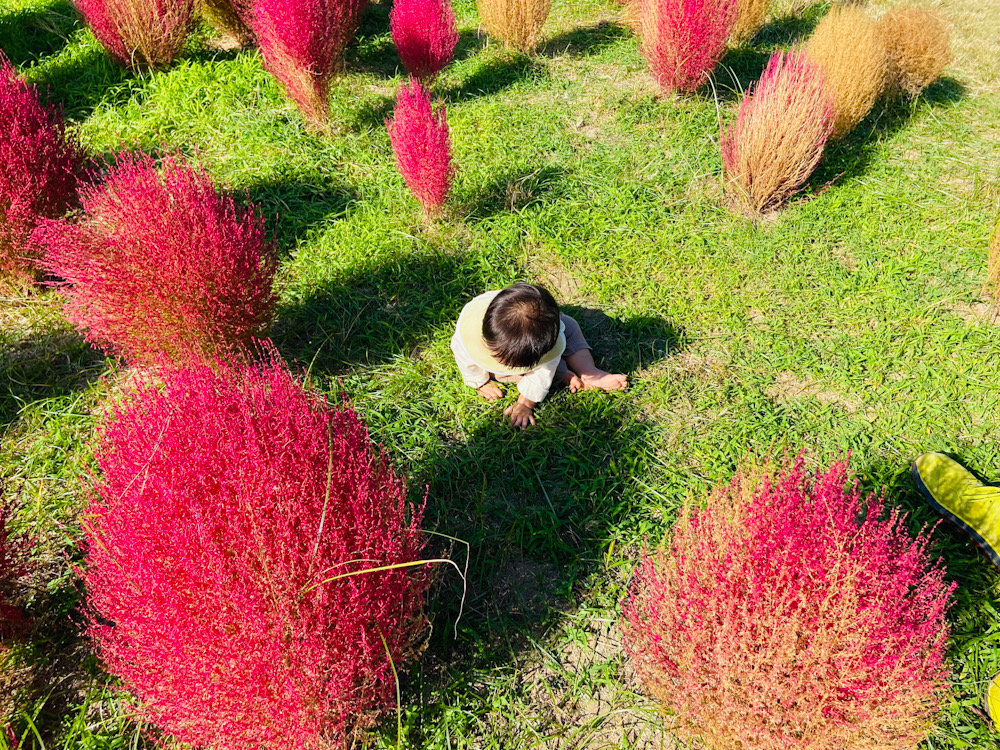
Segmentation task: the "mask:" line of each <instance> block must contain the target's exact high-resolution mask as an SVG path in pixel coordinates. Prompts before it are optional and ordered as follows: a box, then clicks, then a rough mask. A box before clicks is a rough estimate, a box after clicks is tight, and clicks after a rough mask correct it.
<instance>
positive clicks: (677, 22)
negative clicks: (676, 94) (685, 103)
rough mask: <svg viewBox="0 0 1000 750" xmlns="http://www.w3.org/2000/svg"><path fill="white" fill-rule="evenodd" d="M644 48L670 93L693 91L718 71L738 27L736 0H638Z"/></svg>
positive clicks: (654, 72) (663, 88) (640, 34)
mask: <svg viewBox="0 0 1000 750" xmlns="http://www.w3.org/2000/svg"><path fill="white" fill-rule="evenodd" d="M636 2H638V3H639V36H640V42H639V45H640V49H641V51H642V54H643V56H644V57H645V58H646V62H647V63H648V64H649V69H650V70H651V71H652V73H653V77H654V78H655V79H656V83H657V84H658V85H659V86H660V88H661V89H662V90H663V91H664V92H666V93H671V92H673V91H682V92H692V91H694V90H695V89H696V88H698V87H699V86H700V85H701V84H703V83H704V82H705V81H706V80H707V79H708V76H709V74H710V73H711V72H712V71H713V70H715V66H716V65H718V63H719V60H720V59H721V58H722V55H723V53H724V52H725V51H726V40H727V39H729V35H730V34H731V33H732V30H733V26H734V24H735V23H736V0H636Z"/></svg>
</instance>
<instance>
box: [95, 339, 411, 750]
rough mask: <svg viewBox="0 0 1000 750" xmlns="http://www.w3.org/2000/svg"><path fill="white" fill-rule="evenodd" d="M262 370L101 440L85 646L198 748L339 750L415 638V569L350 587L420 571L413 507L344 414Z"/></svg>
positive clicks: (275, 365)
mask: <svg viewBox="0 0 1000 750" xmlns="http://www.w3.org/2000/svg"><path fill="white" fill-rule="evenodd" d="M272 357H273V359H272V361H271V362H269V363H267V364H265V365H261V366H256V367H247V366H245V365H239V366H231V365H227V364H223V363H218V362H217V363H215V365H214V366H213V367H209V366H198V367H194V368H190V369H184V370H179V371H176V372H173V373H168V374H167V376H166V378H165V385H164V386H163V387H160V388H158V387H155V386H153V385H148V386H145V387H141V388H140V390H139V391H138V393H136V394H135V395H134V397H132V398H131V399H130V400H128V401H127V402H126V403H125V404H124V405H121V406H118V407H116V408H115V409H114V410H113V413H112V414H111V415H110V419H108V420H107V421H105V423H104V424H103V425H102V427H101V430H100V444H99V448H98V451H97V463H98V466H99V468H100V471H101V473H102V475H103V478H102V479H101V480H100V481H99V482H98V483H97V485H96V490H97V493H98V494H99V496H100V497H99V499H95V500H94V501H93V503H92V504H91V506H90V508H89V510H88V512H87V521H86V523H85V531H86V534H87V559H86V570H85V572H84V575H83V578H84V583H85V585H86V590H87V595H88V602H89V604H88V606H89V613H90V615H89V628H88V629H89V634H90V637H91V638H92V639H93V641H94V643H95V645H96V646H97V648H98V649H99V652H100V655H101V657H102V658H103V660H104V663H105V665H106V666H107V669H108V670H109V671H110V672H111V673H112V674H114V675H116V676H117V677H118V678H120V679H121V680H122V682H123V684H124V685H125V687H126V688H127V689H128V690H129V691H131V692H132V693H133V694H134V696H135V697H136V698H137V699H138V707H139V710H140V712H141V714H142V715H143V716H144V717H145V718H146V719H148V721H150V722H151V723H152V724H153V725H154V726H155V727H156V728H157V729H158V730H159V731H160V732H163V733H166V734H170V735H173V736H174V737H175V738H176V739H177V740H178V741H180V742H181V743H184V744H189V745H191V746H193V747H211V748H216V750H261V749H265V748H266V749H272V748H273V749H275V750H277V749H279V748H280V749H281V750H286V749H287V748H293V749H294V750H320V749H321V748H326V749H330V748H345V747H347V746H348V744H349V739H350V738H351V737H352V736H354V735H355V733H356V732H358V731H360V730H361V729H363V728H365V727H366V726H368V725H370V723H371V722H372V720H373V719H374V717H375V715H376V714H377V713H378V712H379V711H382V710H384V709H386V708H388V707H391V706H392V705H393V704H394V702H395V682H394V677H393V664H395V665H396V666H397V667H398V666H399V665H400V664H402V663H403V662H404V661H405V660H406V657H407V656H408V655H412V652H413V647H414V646H415V645H417V644H416V640H417V639H418V638H419V637H420V636H421V634H422V632H423V630H424V627H425V621H424V619H423V617H422V616H421V609H422V601H423V594H424V591H425V588H426V583H427V577H426V575H425V573H424V568H423V566H416V567H410V568H400V567H395V568H393V569H391V570H381V571H379V572H360V571H368V570H370V569H372V568H380V567H383V566H398V565H400V564H406V563H411V562H413V561H417V560H419V558H420V554H421V552H422V550H423V546H424V540H423V535H422V533H421V531H420V519H421V515H422V509H419V508H413V507H412V506H411V505H409V504H408V503H407V502H406V499H405V495H406V488H405V482H404V480H403V479H402V478H400V477H399V476H398V475H396V474H395V473H394V472H393V470H392V469H391V467H390V466H389V465H388V463H387V461H386V459H385V457H384V456H380V455H379V454H378V453H377V452H376V451H375V450H373V448H372V445H371V443H370V441H369V437H368V432H367V430H366V429H365V427H364V426H363V425H362V424H361V422H360V421H359V420H358V418H357V417H356V416H355V414H354V412H352V411H351V410H350V409H341V410H334V409H331V408H330V407H329V406H328V405H327V404H326V402H325V400H324V399H323V398H321V397H319V396H315V395H311V394H309V393H306V392H305V391H303V389H302V388H301V387H300V386H299V385H298V384H297V383H296V382H295V381H294V380H293V379H292V377H291V376H290V375H289V373H288V371H287V370H286V369H285V368H284V366H283V365H282V364H280V363H279V362H278V360H277V356H276V355H273V354H272ZM352 572H354V573H358V574H356V575H349V574H350V573H352ZM337 576H342V577H340V578H336V577H337ZM334 578H336V580H331V579H334Z"/></svg>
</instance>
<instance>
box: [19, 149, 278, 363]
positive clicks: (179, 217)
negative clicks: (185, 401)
mask: <svg viewBox="0 0 1000 750" xmlns="http://www.w3.org/2000/svg"><path fill="white" fill-rule="evenodd" d="M81 201H82V204H83V215H82V218H81V219H80V221H79V222H71V221H68V220H62V221H46V222H44V223H42V224H41V225H40V226H39V227H38V229H37V230H36V231H35V235H34V236H35V238H36V240H37V241H38V242H39V243H40V244H41V245H42V246H43V247H44V248H45V249H46V254H45V258H44V265H45V267H46V268H47V269H48V270H49V271H50V272H51V273H52V274H54V275H55V276H57V277H59V278H61V279H62V281H61V282H57V283H56V285H57V286H58V287H59V288H60V289H61V290H62V291H63V293H64V294H65V295H66V299H67V301H66V307H65V312H66V317H67V319H68V320H69V321H70V322H71V323H73V324H74V325H76V326H77V327H79V328H80V329H81V330H83V332H84V335H85V336H86V338H87V340H88V341H90V342H91V343H93V344H96V345H97V346H100V347H101V348H103V349H105V350H106V351H108V352H110V353H113V354H118V355H121V356H123V357H124V358H125V359H126V360H128V361H130V362H133V363H137V364H152V363H156V362H160V361H162V360H163V359H168V360H173V361H175V362H181V361H190V360H194V359H201V358H206V357H208V358H211V357H214V356H217V355H221V354H229V353H232V354H239V353H240V352H241V351H242V349H243V348H244V347H246V346H248V345H250V344H251V342H252V340H253V339H254V338H255V337H257V336H259V335H261V333H262V332H263V330H264V329H265V328H266V327H267V325H268V324H269V323H270V322H271V319H272V318H273V316H274V308H275V304H276V301H277V298H276V295H275V293H274V291H273V289H272V286H273V282H274V273H275V268H276V260H275V257H274V248H273V245H272V243H271V242H270V240H269V239H268V237H267V234H266V232H265V229H264V222H263V219H262V218H261V217H260V216H259V215H258V214H257V213H256V212H255V211H254V210H253V209H252V208H251V209H250V210H246V211H244V210H240V209H238V208H237V207H236V204H235V203H234V202H233V200H232V198H229V197H227V196H221V195H219V194H218V193H216V191H215V186H214V185H213V184H212V180H211V179H210V178H209V176H208V175H207V174H206V173H205V172H204V171H203V170H200V169H196V168H194V167H192V166H189V165H187V164H185V163H183V162H181V161H179V160H177V159H176V158H174V157H172V156H167V157H166V158H165V159H164V160H163V163H162V165H161V167H160V168H158V167H157V165H156V163H155V162H154V160H153V158H152V157H150V156H147V155H142V154H141V155H138V156H133V155H128V156H124V157H122V158H121V160H120V161H119V163H118V164H117V165H116V166H115V167H114V168H112V169H111V171H110V173H109V174H108V176H107V179H106V181H105V182H104V184H103V185H98V186H96V187H90V188H88V189H85V190H83V191H82V194H81Z"/></svg>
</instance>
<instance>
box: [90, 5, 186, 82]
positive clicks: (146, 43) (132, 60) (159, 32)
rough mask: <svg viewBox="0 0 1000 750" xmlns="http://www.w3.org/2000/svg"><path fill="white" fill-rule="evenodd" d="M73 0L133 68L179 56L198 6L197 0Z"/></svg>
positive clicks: (97, 33)
mask: <svg viewBox="0 0 1000 750" xmlns="http://www.w3.org/2000/svg"><path fill="white" fill-rule="evenodd" d="M73 2H74V4H75V5H76V8H77V10H78V11H80V13H81V14H82V15H83V18H84V21H86V23H87V25H88V26H89V27H90V29H91V31H93V32H94V36H95V37H97V41H99V42H100V43H101V44H102V45H103V46H104V48H105V49H106V50H107V51H108V54H110V55H111V56H112V57H113V58H114V59H115V60H117V61H118V62H119V63H121V64H122V65H126V66H128V67H130V68H140V67H148V68H155V67H158V66H162V65H167V64H168V63H170V62H171V61H172V60H173V59H174V58H175V57H177V55H178V54H179V53H180V51H181V48H182V47H183V46H184V42H185V40H186V39H187V36H188V33H189V32H190V31H191V27H192V25H193V23H194V19H195V11H196V10H197V0H73Z"/></svg>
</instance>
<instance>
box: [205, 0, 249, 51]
mask: <svg viewBox="0 0 1000 750" xmlns="http://www.w3.org/2000/svg"><path fill="white" fill-rule="evenodd" d="M200 2H201V7H200V10H201V14H202V15H203V16H204V17H205V19H206V20H207V21H208V22H209V23H210V24H211V25H212V26H214V27H215V28H216V29H217V30H218V31H219V32H220V33H221V34H222V35H223V37H224V38H225V40H226V41H231V42H232V43H233V44H234V45H235V46H238V47H246V46H247V45H249V44H250V42H251V41H252V40H253V31H252V30H251V29H250V0H200Z"/></svg>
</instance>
